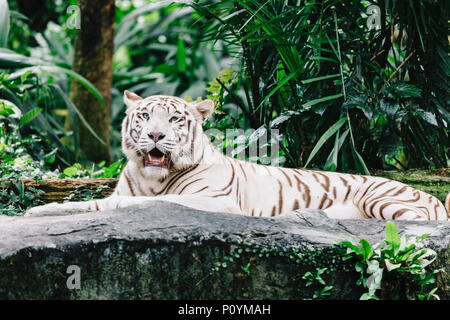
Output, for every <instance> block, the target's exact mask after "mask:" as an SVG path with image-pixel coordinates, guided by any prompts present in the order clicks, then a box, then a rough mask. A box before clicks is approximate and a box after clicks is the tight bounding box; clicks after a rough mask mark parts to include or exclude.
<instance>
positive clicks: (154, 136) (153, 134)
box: [148, 131, 166, 142]
mask: <svg viewBox="0 0 450 320" xmlns="http://www.w3.org/2000/svg"><path fill="white" fill-rule="evenodd" d="M148 136H149V138H150V139H152V140H153V141H155V142H158V141H159V140H162V139H164V137H165V136H166V135H165V134H164V133H162V132H155V131H152V132H150V133H149V134H148Z"/></svg>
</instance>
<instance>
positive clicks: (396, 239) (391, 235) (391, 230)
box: [385, 221, 400, 255]
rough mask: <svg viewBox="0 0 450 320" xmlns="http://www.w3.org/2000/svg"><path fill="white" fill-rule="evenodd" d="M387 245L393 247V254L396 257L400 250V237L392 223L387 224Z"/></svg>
mask: <svg viewBox="0 0 450 320" xmlns="http://www.w3.org/2000/svg"><path fill="white" fill-rule="evenodd" d="M385 241H386V244H387V245H389V246H391V248H392V250H393V254H394V255H396V254H397V253H398V250H399V249H400V236H399V234H398V232H397V228H396V227H395V223H394V222H392V221H388V222H386V240H385Z"/></svg>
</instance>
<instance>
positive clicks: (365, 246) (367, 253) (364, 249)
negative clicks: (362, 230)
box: [359, 239, 372, 261]
mask: <svg viewBox="0 0 450 320" xmlns="http://www.w3.org/2000/svg"><path fill="white" fill-rule="evenodd" d="M359 243H361V253H362V258H363V260H365V261H367V260H369V259H370V258H371V256H372V248H371V247H370V244H369V242H367V241H366V240H364V239H361V240H360V241H359Z"/></svg>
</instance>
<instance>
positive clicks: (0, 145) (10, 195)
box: [0, 100, 58, 215]
mask: <svg viewBox="0 0 450 320" xmlns="http://www.w3.org/2000/svg"><path fill="white" fill-rule="evenodd" d="M27 117H29V116H28V115H27V114H25V115H24V116H21V114H20V110H19V109H18V108H17V106H15V105H13V104H12V103H11V102H9V101H6V100H0V159H1V161H0V214H7V215H20V214H23V213H24V211H25V210H26V209H27V208H29V207H32V206H36V205H39V204H42V201H41V199H40V196H41V195H42V193H43V191H41V190H38V189H36V188H34V187H30V188H25V187H24V184H23V179H32V180H35V181H37V182H40V181H42V179H44V178H50V177H56V176H57V174H58V173H57V171H54V172H53V171H51V170H49V167H48V166H49V165H50V164H51V162H52V156H51V154H52V153H49V154H44V153H42V150H41V153H40V154H39V155H40V156H41V160H39V161H37V160H34V159H33V158H32V157H31V156H30V155H29V153H28V152H27V149H29V148H33V147H34V146H36V145H38V144H39V143H42V142H43V141H42V139H41V138H40V137H39V136H37V135H31V136H29V137H27V138H22V137H20V135H19V125H18V124H19V123H22V126H24V125H26V122H27V121H26V120H27ZM23 119H25V120H23Z"/></svg>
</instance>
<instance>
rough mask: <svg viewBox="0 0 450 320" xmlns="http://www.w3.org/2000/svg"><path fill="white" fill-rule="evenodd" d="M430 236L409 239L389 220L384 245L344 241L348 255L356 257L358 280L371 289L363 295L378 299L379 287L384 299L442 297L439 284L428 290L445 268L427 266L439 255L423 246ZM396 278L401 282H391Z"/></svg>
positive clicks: (363, 297)
mask: <svg viewBox="0 0 450 320" xmlns="http://www.w3.org/2000/svg"><path fill="white" fill-rule="evenodd" d="M428 236H429V234H424V235H422V236H420V237H419V236H417V237H411V238H409V239H406V237H405V236H400V235H399V234H398V232H397V228H396V227H395V224H394V223H393V222H392V221H388V222H387V223H386V236H385V243H386V245H385V246H384V247H380V244H376V245H374V246H371V245H370V244H369V243H368V242H367V241H366V240H364V239H361V240H360V242H359V244H360V245H359V246H358V245H357V244H354V243H352V242H351V241H350V240H345V241H341V242H340V244H341V245H343V246H345V247H346V248H347V254H348V257H347V259H348V258H356V265H355V270H356V271H357V272H359V273H360V275H361V277H360V279H359V280H358V282H357V284H358V285H362V286H363V287H364V288H367V290H368V292H366V293H364V294H363V295H362V296H361V299H362V300H366V299H379V297H378V296H377V294H376V292H377V290H380V289H381V292H382V293H383V296H382V298H384V299H389V298H390V299H425V298H427V299H431V298H434V299H439V296H438V295H437V294H435V292H436V290H437V288H432V289H431V290H430V291H428V292H427V291H426V290H429V287H430V285H432V284H434V283H435V274H437V273H439V272H441V271H442V270H441V269H438V270H431V271H430V270H428V269H427V267H429V266H430V265H431V264H432V263H433V262H434V261H435V259H436V252H435V251H433V250H431V249H430V248H426V247H424V244H423V241H424V240H425V239H426V238H427V237H428ZM393 279H400V282H401V283H392V281H393Z"/></svg>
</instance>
